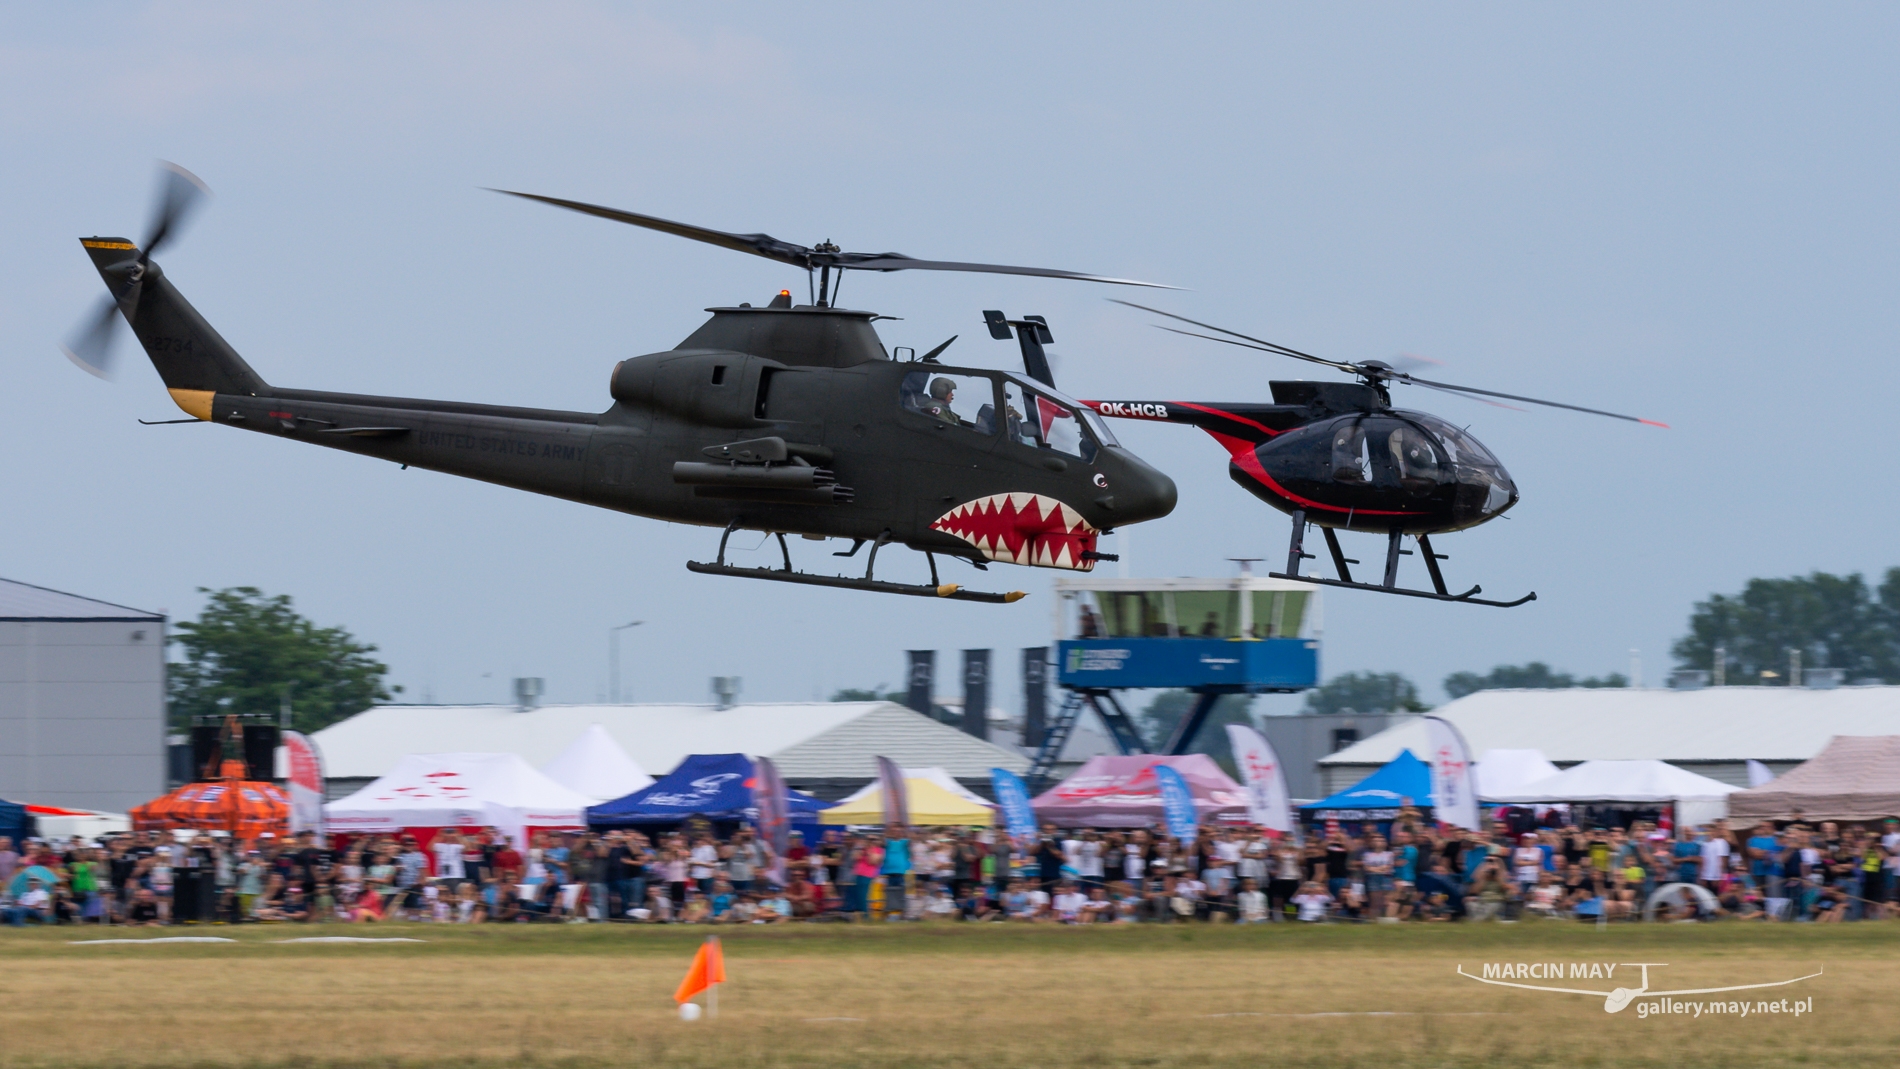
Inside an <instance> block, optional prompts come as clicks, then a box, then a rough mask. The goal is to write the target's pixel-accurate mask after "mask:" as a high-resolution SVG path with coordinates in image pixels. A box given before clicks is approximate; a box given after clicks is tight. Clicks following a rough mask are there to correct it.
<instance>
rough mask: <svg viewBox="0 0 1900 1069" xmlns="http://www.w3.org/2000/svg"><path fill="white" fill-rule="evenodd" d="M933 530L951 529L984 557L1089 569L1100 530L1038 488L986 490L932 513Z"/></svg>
mask: <svg viewBox="0 0 1900 1069" xmlns="http://www.w3.org/2000/svg"><path fill="white" fill-rule="evenodd" d="M930 527H931V529H932V530H936V531H943V532H945V533H946V534H953V535H956V536H957V537H958V538H961V539H963V540H964V541H965V542H968V543H970V544H971V545H973V546H975V547H976V548H977V549H978V550H980V551H981V552H982V554H983V555H984V556H985V557H988V558H989V559H991V560H994V561H1002V562H1003V563H1005V564H1029V565H1034V566H1036V567H1039V568H1068V569H1071V570H1073V571H1078V572H1086V571H1090V570H1092V569H1094V567H1095V558H1094V557H1093V556H1090V555H1089V554H1092V553H1093V552H1094V551H1095V538H1096V536H1097V535H1098V534H1100V533H1101V532H1100V531H1098V530H1096V528H1095V526H1094V525H1093V524H1091V523H1089V521H1087V520H1085V519H1083V518H1082V516H1081V514H1080V513H1078V512H1076V511H1075V510H1074V509H1072V508H1070V507H1069V506H1067V505H1065V504H1063V503H1062V502H1060V501H1057V500H1056V499H1055V498H1053V497H1044V496H1042V495H1041V494H1027V493H1014V494H991V495H990V496H988V497H979V498H977V499H976V500H974V501H966V502H964V503H963V504H961V505H958V506H957V507H956V508H953V509H951V510H950V511H949V512H946V513H944V514H943V515H942V516H940V517H938V518H937V521H936V522H935V523H933V524H931V525H930Z"/></svg>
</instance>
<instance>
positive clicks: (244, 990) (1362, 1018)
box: [0, 922, 1900, 1069]
mask: <svg viewBox="0 0 1900 1069" xmlns="http://www.w3.org/2000/svg"><path fill="white" fill-rule="evenodd" d="M127 934H128V933H127V932H125V931H123V930H115V931H109V932H98V931H97V930H92V929H88V930H84V931H76V930H75V929H72V928H61V929H53V930H36V929H27V930H24V931H20V930H13V929H0V1067H5V1069H11V1067H15V1066H55V1065H58V1066H67V1065H82V1066H90V1065H99V1066H107V1065H109V1066H115V1067H142V1066H184V1065H231V1066H254V1065H255V1066H264V1065H269V1066H296V1067H304V1066H307V1067H318V1066H332V1065H336V1066H342V1065H374V1066H390V1067H397V1066H417V1067H422V1066H443V1067H450V1066H453V1067H456V1069H466V1067H486V1066H510V1067H515V1066H573V1067H576V1069H582V1067H591V1066H633V1065H665V1066H668V1067H689V1069H690V1067H706V1069H714V1067H725V1066H772V1067H777V1066H784V1067H812V1069H842V1067H854V1066H891V1067H899V1066H901V1067H909V1069H915V1067H920V1066H921V1067H929V1066H945V1067H951V1066H955V1067H965V1066H971V1067H975V1066H981V1067H985V1069H1004V1067H1015V1066H1024V1067H1035V1069H1069V1067H1074V1069H1113V1067H1120V1066H1172V1065H1191V1066H1195V1067H1197V1069H1199V1067H1219V1066H1235V1067H1240V1066H1246V1067H1249V1069H1252V1067H1258V1066H1313V1067H1322V1066H1324V1067H1331V1066H1355V1067H1368V1066H1370V1067H1377V1069H1402V1067H1410V1066H1510V1067H1513V1069H1516V1067H1525V1066H1563V1067H1566V1069H1571V1067H1578V1066H1658V1067H1664V1066H1666V1067H1670V1069H1678V1067H1690V1066H1721V1067H1724V1069H1733V1067H1736V1066H1765V1065H1816V1066H1837V1065H1887V1064H1892V1063H1893V1062H1894V1061H1895V1060H1896V1058H1900V1055H1897V1054H1896V1051H1900V1043H1897V1042H1896V1041H1895V1039H1894V1027H1893V1024H1892V1022H1893V1021H1894V1020H1895V1018H1896V1014H1895V1007H1894V1005H1893V1002H1894V998H1893V996H1894V994H1895V992H1896V991H1900V956H1897V955H1896V952H1897V951H1900V925H1893V924H1860V925H1843V926H1814V925H1801V926H1799V927H1793V926H1765V925H1750V926H1739V925H1732V926H1721V925H1715V926H1696V925H1673V926H1664V925H1629V926H1623V927H1615V928H1611V929H1609V930H1607V931H1597V930H1595V929H1594V928H1591V927H1589V926H1580V925H1578V926H1573V925H1570V924H1567V923H1561V922H1546V923H1524V924H1518V925H1512V926H1500V925H1481V926H1480V925H1408V926H1404V927H1393V926H1380V927H1372V928H1358V927H1325V928H1307V927H1299V926H1294V925H1273V926H1269V927H1264V928H1252V929H1238V928H1234V927H1230V926H1219V927H1213V926H1193V927H1188V926H1147V925H1142V926H1132V927H1116V928H1103V929H1057V928H1041V927H1038V928H1023V927H1006V926H1002V925H983V926H976V925H963V926H956V925H943V926H936V925H902V926H897V925H894V926H888V927H885V926H863V927H849V926H842V925H840V926H801V927H799V928H796V929H774V930H770V931H767V930H762V929H750V930H743V929H742V930H731V931H725V932H722V933H721V934H722V935H723V936H724V937H725V947H726V956H727V963H728V969H729V972H730V975H731V982H730V983H728V984H727V985H725V988H724V990H723V992H722V994H721V996H720V1007H719V1018H718V1020H716V1021H701V1022H698V1023H696V1024H686V1023H683V1022H681V1021H680V1020H679V1019H678V1016H677V1014H676V1013H675V1010H674V1007H673V1004H672V1001H671V994H672V991H673V988H674V986H675V985H676V984H678V982H679V979H680V977H681V976H682V975H683V974H684V972H685V970H686V966H687V963H688V961H689V960H690V957H691V955H692V952H693V949H694V947H695V946H696V945H697V943H698V941H699V940H700V939H701V938H702V937H703V936H704V934H705V930H704V929H684V928H647V927H634V926H612V927H601V926H587V927H582V926H572V927H569V926H506V927H504V926H487V927H481V928H462V927H453V926H444V927H436V926H431V925H362V926H341V925H330V926H313V927H311V928H297V929H294V930H293V929H291V928H289V927H286V926H274V927H268V928H259V927H248V926H247V927H245V928H242V929H236V930H233V929H228V928H210V929H205V928H199V929H192V930H190V931H188V932H181V931H180V930H178V929H172V930H168V931H164V932H137V933H130V934H133V935H137V936H145V935H176V934H205V935H226V936H231V937H233V938H236V939H238V940H239V942H238V943H236V944H219V945H204V944H198V945H191V944H185V945H171V946H143V947H141V946H77V945H71V944H70V943H69V942H68V940H71V939H75V938H86V939H90V938H99V937H101V936H125V935H127ZM343 934H348V935H369V936H394V935H403V936H410V937H414V938H418V939H423V940H426V942H423V943H411V944H391V945H311V944H304V945H284V944H279V943H273V942H272V940H276V939H283V938H288V937H292V936H302V935H343ZM1505 961H1509V962H1519V961H1522V962H1541V961H1561V962H1566V963H1568V962H1573V961H1598V962H1639V961H1640V962H1666V963H1668V965H1669V967H1668V968H1666V969H1659V970H1652V972H1653V974H1654V975H1653V977H1652V981H1651V987H1652V988H1653V989H1656V990H1664V989H1669V990H1675V989H1682V988H1697V987H1715V986H1723V985H1730V984H1745V983H1759V982H1765V981H1771V980H1782V979H1788V978H1790V977H1795V976H1800V975H1802V974H1805V973H1811V972H1814V971H1816V970H1817V969H1824V970H1825V973H1826V975H1824V976H1822V977H1820V978H1817V979H1814V980H1809V981H1806V982H1805V983H1802V984H1798V985H1795V986H1794V987H1792V988H1783V989H1779V990H1775V989H1771V990H1769V991H1766V992H1760V993H1748V992H1743V993H1738V994H1735V995H1726V996H1689V997H1690V998H1696V997H1702V998H1745V997H1746V998H1766V999H1777V998H1807V997H1812V999H1813V1005H1814V1012H1813V1014H1812V1015H1810V1016H1803V1017H1799V1018H1796V1017H1791V1016H1751V1017H1748V1018H1731V1017H1704V1018H1701V1019H1695V1018H1690V1017H1686V1016H1650V1017H1648V1018H1643V1017H1639V1016H1638V1009H1637V1007H1636V1006H1632V1007H1630V1008H1629V1009H1626V1010H1624V1011H1622V1012H1621V1013H1617V1014H1609V1013H1606V1012H1604V1009H1603V1002H1602V1000H1600V999H1591V998H1586V997H1583V996H1578V995H1560V994H1546V993H1541V992H1533V991H1519V990H1511V989H1505V988H1500V987H1492V986H1485V985H1482V984H1479V983H1476V982H1473V981H1470V980H1466V979H1463V978H1461V977H1459V976H1458V975H1456V972H1455V969H1456V967H1457V966H1459V965H1462V966H1464V968H1465V969H1466V971H1469V972H1477V971H1479V968H1480V966H1481V964H1482V963H1484V962H1505ZM1635 972H1636V971H1635V970H1633V969H1629V968H1627V967H1624V968H1622V969H1619V970H1618V971H1617V972H1616V974H1615V978H1614V980H1613V981H1602V980H1598V981H1568V982H1566V981H1536V980H1531V981H1526V982H1530V983H1540V982H1542V983H1551V984H1553V985H1554V986H1572V987H1582V988H1594V989H1608V988H1611V987H1614V986H1631V987H1633V986H1635V983H1636V979H1635Z"/></svg>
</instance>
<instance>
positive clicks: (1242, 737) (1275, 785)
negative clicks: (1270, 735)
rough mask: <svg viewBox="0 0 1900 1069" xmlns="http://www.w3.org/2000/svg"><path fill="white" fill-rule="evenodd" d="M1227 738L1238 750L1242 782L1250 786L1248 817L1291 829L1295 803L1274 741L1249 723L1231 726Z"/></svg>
mask: <svg viewBox="0 0 1900 1069" xmlns="http://www.w3.org/2000/svg"><path fill="white" fill-rule="evenodd" d="M1227 741H1228V743H1229V744H1230V745H1231V746H1232V747H1233V750H1234V763H1235V764H1237V765H1239V766H1240V781H1241V783H1242V784H1244V785H1245V786H1246V788H1247V819H1249V820H1251V821H1253V822H1254V823H1255V824H1258V825H1259V826H1260V827H1263V828H1271V829H1272V830H1274V831H1281V832H1291V831H1292V830H1293V805H1292V801H1291V799H1289V798H1288V797H1287V790H1286V774H1285V773H1284V772H1282V771H1281V769H1280V757H1279V755H1278V754H1276V753H1274V752H1273V744H1272V743H1270V742H1268V741H1267V739H1266V736H1264V735H1262V734H1260V732H1258V731H1256V730H1254V729H1253V728H1251V727H1249V726H1247V725H1245V724H1229V725H1227Z"/></svg>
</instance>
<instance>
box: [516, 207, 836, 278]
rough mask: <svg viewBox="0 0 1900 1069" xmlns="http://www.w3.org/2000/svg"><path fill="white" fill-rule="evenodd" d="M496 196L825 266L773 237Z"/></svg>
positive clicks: (773, 257)
mask: <svg viewBox="0 0 1900 1069" xmlns="http://www.w3.org/2000/svg"><path fill="white" fill-rule="evenodd" d="M490 192H493V193H506V194H507V195H509V196H511V197H520V198H522V199H523V200H538V201H540V202H541V203H543V204H552V205H554V206H555V207H556V208H566V209H567V210H568V211H571V212H581V213H583V214H586V215H597V216H599V217H601V218H602V219H612V220H613V221H614V222H616V223H630V224H632V225H633V226H643V227H646V228H647V229H648V230H658V231H659V232H660V233H662V234H671V235H673V236H674V237H679V238H688V239H690V240H693V241H703V242H705V243H706V244H708V245H717V246H719V247H720V248H722V249H731V250H733V251H734V252H749V253H751V254H752V255H754V256H763V257H765V258H766V259H768V260H777V261H778V262H779V263H782V264H790V265H792V266H793V267H800V268H811V267H819V266H823V265H821V264H819V263H818V262H817V261H816V260H815V259H814V257H815V256H816V254H815V253H814V252H813V250H811V249H808V248H806V247H805V246H803V245H795V244H793V243H792V242H789V241H780V240H779V239H777V238H775V237H773V236H772V235H770V234H728V233H726V232H725V231H723V230H713V229H711V228H709V227H703V226H693V225H692V224H690V223H676V222H674V221H672V220H671V219H662V218H660V217H659V216H657V215H641V214H640V213H639V212H628V211H621V210H620V209H619V208H606V207H602V206H601V205H598V204H587V203H584V202H582V201H578V200H562V199H561V198H559V197H544V196H542V195H540V194H539V193H517V192H515V191H514V190H512V189H492V188H491V189H490Z"/></svg>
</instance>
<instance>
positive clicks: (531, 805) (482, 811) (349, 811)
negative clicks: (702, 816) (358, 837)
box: [323, 753, 596, 845]
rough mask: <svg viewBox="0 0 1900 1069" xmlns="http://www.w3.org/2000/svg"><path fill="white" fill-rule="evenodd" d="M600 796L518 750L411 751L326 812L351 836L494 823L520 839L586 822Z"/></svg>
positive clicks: (332, 824) (333, 824) (337, 827)
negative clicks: (574, 787) (531, 831)
mask: <svg viewBox="0 0 1900 1069" xmlns="http://www.w3.org/2000/svg"><path fill="white" fill-rule="evenodd" d="M595 801H596V799H593V798H589V797H587V796H586V795H584V794H580V793H578V792H576V791H571V790H569V789H567V788H566V787H563V786H561V785H560V784H558V783H556V782H554V781H553V780H551V779H549V778H548V777H546V776H544V775H542V774H541V773H539V772H537V771H535V770H534V767H533V766H531V765H529V764H528V763H527V762H526V761H523V760H522V759H521V758H520V757H519V756H517V755H515V754H511V753H438V754H410V755H409V756H407V757H404V758H402V759H401V760H399V761H397V762H396V767H395V768H393V769H391V770H390V772H389V774H388V775H386V776H383V777H382V778H381V779H378V780H376V781H375V782H374V783H371V784H370V785H369V786H367V787H364V788H363V789H362V790H360V791H357V792H356V793H355V794H352V795H350V796H349V797H347V798H339V799H337V800H336V801H334V802H331V803H329V804H327V805H325V806H324V807H323V814H324V818H325V820H326V821H327V823H328V824H329V826H330V830H332V831H335V832H341V833H344V834H359V833H366V832H385V831H399V830H401V829H403V828H453V827H465V828H479V827H494V828H499V829H500V830H501V831H502V832H503V833H505V834H506V835H507V836H508V837H509V838H511V839H513V840H515V841H516V842H517V843H518V844H520V843H521V840H522V835H523V832H524V831H525V829H527V828H580V827H586V826H587V814H586V810H587V807H588V806H590V805H593V804H594V803H595ZM522 845H525V844H522Z"/></svg>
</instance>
